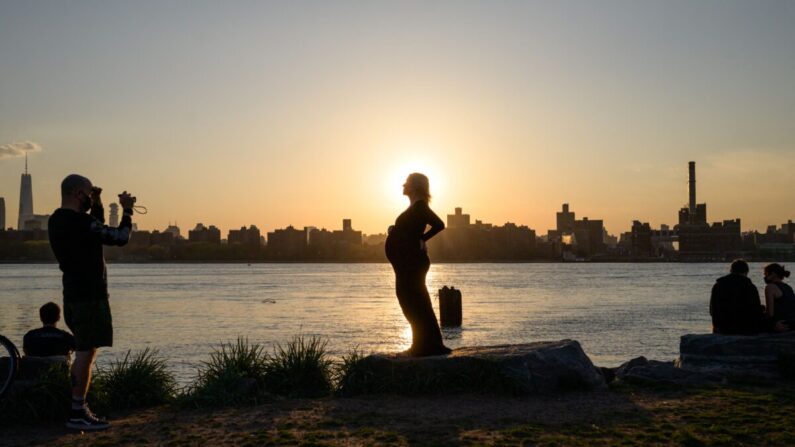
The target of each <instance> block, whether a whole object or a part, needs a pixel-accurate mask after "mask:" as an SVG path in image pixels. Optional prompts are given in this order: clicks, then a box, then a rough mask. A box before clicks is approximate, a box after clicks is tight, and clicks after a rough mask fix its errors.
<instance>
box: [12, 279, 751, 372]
mask: <svg viewBox="0 0 795 447" xmlns="http://www.w3.org/2000/svg"><path fill="white" fill-rule="evenodd" d="M727 270H728V265H724V264H672V263H671V264H592V263H549V264H543V263H534V264H434V265H433V266H432V267H431V271H430V273H429V275H428V287H429V289H430V290H431V294H432V296H433V297H434V300H433V304H434V309H435V310H436V311H437V315H438V303H437V300H436V298H435V297H436V290H437V289H439V288H441V287H442V286H443V285H453V286H455V287H457V288H459V289H461V290H462V291H463V301H464V305H463V309H464V310H463V311H464V324H463V327H462V328H461V329H460V330H451V331H445V334H444V335H445V338H446V343H447V344H448V346H450V347H452V348H456V347H460V346H475V345H492V344H506V343H526V342H532V341H540V340H559V339H564V338H569V339H574V340H578V341H579V342H580V343H581V344H582V346H583V348H584V349H585V352H586V353H587V354H588V355H589V356H590V357H591V359H592V360H593V361H594V363H595V364H597V365H599V366H617V365H619V364H620V363H622V362H624V361H626V360H628V359H630V358H632V357H636V356H639V355H644V356H646V357H648V358H653V359H660V360H671V359H674V358H675V357H676V356H677V353H678V347H679V337H680V336H681V335H682V334H687V333H703V332H709V331H710V330H711V324H710V317H709V293H710V289H711V287H712V285H713V284H714V282H715V279H716V278H717V277H719V276H721V275H723V274H724V272H725V271H727ZM108 273H109V278H110V294H111V298H110V299H111V308H112V310H113V320H114V328H115V329H114V330H115V346H114V347H113V348H109V349H103V350H102V351H101V354H100V358H99V361H100V363H107V362H108V361H110V360H112V359H113V358H116V357H118V356H119V355H123V354H124V353H125V352H126V351H127V350H128V349H132V350H139V349H143V348H145V347H147V346H148V347H152V348H157V349H158V350H159V351H160V353H161V354H163V355H164V356H166V357H167V358H168V360H169V364H170V365H171V367H172V368H173V370H174V372H175V374H176V375H177V377H178V379H179V381H180V382H181V383H188V382H189V381H190V380H191V379H192V378H193V377H194V376H195V372H196V366H197V365H198V364H200V363H201V362H202V361H204V360H207V358H208V356H209V353H210V352H211V351H212V349H213V347H215V346H217V345H218V344H219V343H221V342H227V341H233V340H235V339H236V338H237V337H238V336H244V337H248V339H249V341H252V342H258V343H263V344H266V345H268V346H269V348H270V347H271V346H273V344H274V343H284V342H286V341H288V340H289V339H290V338H291V337H292V336H294V335H298V334H303V335H319V336H322V337H325V338H327V339H328V341H329V349H330V351H331V353H332V354H333V355H340V354H343V353H346V352H348V351H350V350H351V349H352V348H354V347H358V348H359V349H361V350H364V351H396V350H403V349H406V348H407V347H408V345H409V344H410V343H411V331H410V329H409V326H408V323H406V321H405V319H404V317H403V315H402V313H401V311H400V308H399V306H398V303H397V299H396V298H395V295H394V276H393V273H392V270H391V267H390V266H389V265H388V264H252V265H246V264H111V265H109V266H108ZM751 277H752V278H753V279H754V282H755V283H757V284H760V283H761V282H762V281H761V265H757V264H754V265H752V269H751ZM47 301H55V302H57V303H59V304H60V303H61V284H60V272H59V271H58V268H57V266H56V265H41V264H39V265H35V264H11V265H8V264H6V265H0V334H3V335H5V336H7V337H9V338H10V339H11V340H12V341H13V342H14V343H17V344H18V345H19V347H20V350H21V343H22V336H23V335H24V333H25V332H26V331H27V330H29V329H31V328H34V327H36V326H38V325H39V324H40V323H39V321H38V308H39V306H41V305H42V304H44V303H45V302H47ZM61 326H63V324H61Z"/></svg>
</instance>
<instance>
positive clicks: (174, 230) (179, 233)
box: [163, 222, 183, 241]
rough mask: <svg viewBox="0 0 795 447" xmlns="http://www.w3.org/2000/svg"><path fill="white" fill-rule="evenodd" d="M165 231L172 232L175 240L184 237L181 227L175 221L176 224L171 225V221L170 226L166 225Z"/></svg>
mask: <svg viewBox="0 0 795 447" xmlns="http://www.w3.org/2000/svg"><path fill="white" fill-rule="evenodd" d="M163 232H165V233H171V234H172V235H173V236H174V240H175V241H179V240H182V239H183V238H182V231H181V230H180V229H179V227H178V226H177V223H176V222H174V225H171V223H169V224H168V227H166V229H165V230H163Z"/></svg>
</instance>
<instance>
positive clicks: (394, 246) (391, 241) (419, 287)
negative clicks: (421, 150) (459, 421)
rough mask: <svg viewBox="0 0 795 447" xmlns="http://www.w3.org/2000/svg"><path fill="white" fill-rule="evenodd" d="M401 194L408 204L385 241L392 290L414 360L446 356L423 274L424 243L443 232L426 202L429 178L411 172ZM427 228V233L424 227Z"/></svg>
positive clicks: (426, 262) (426, 263) (425, 267)
mask: <svg viewBox="0 0 795 447" xmlns="http://www.w3.org/2000/svg"><path fill="white" fill-rule="evenodd" d="M403 194H404V195H406V196H408V197H409V199H410V201H411V205H410V206H409V207H408V209H406V211H403V213H401V214H400V216H398V218H397V219H396V220H395V225H394V226H393V227H391V228H390V231H389V235H388V236H387V238H386V257H387V259H389V262H390V264H392V268H393V269H394V270H395V291H396V292H397V298H398V302H399V303H400V308H401V309H402V310H403V315H405V316H406V319H407V320H408V321H409V324H411V334H412V340H411V348H409V350H408V354H409V355H411V356H413V357H423V356H430V355H442V354H449V353H450V349H449V348H448V347H446V346H445V345H444V344H443V343H442V333H441V331H440V330H439V324H438V323H437V321H436V315H435V314H434V313H433V307H431V297H430V295H429V294H428V288H427V287H426V286H425V275H426V274H427V273H428V269H429V268H430V266H431V260H430V259H429V258H428V252H427V250H426V247H425V242H426V241H428V239H430V238H432V237H433V236H435V235H436V234H437V233H439V232H440V231H442V230H444V222H442V220H441V219H439V216H437V215H436V214H435V213H434V212H433V211H431V208H430V207H429V206H428V202H429V201H430V199H431V194H430V186H429V182H428V177H426V176H424V175H423V174H418V173H414V174H411V175H409V176H408V178H407V179H406V183H405V184H404V185H403ZM428 226H430V229H429V230H428V231H427V232H426V231H425V230H426V228H427V227H428Z"/></svg>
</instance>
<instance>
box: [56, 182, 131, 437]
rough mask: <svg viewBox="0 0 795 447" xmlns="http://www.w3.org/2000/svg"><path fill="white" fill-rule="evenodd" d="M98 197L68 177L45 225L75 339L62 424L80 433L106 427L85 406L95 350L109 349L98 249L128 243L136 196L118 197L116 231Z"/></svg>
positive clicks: (110, 338) (107, 310) (109, 328)
mask: <svg viewBox="0 0 795 447" xmlns="http://www.w3.org/2000/svg"><path fill="white" fill-rule="evenodd" d="M101 194H102V189H101V188H98V187H95V186H93V185H92V184H91V181H90V180H88V179H87V178H85V177H83V176H80V175H76V174H72V175H69V176H67V177H66V178H65V179H64V180H63V182H61V207H60V208H58V209H57V210H55V212H54V213H53V214H52V216H51V217H50V220H49V224H48V231H49V236H50V246H51V247H52V251H53V253H55V257H56V258H57V259H58V264H59V267H60V269H61V271H62V272H63V304H64V306H63V308H64V320H65V322H66V325H67V326H68V327H69V329H71V331H72V333H73V334H74V336H75V339H76V352H75V361H74V363H73V364H72V371H71V376H72V409H71V413H70V416H69V421H68V422H67V424H66V426H67V427H69V428H73V429H78V430H103V429H106V428H108V427H109V426H110V424H108V422H106V421H105V420H104V419H100V418H97V417H96V416H95V415H94V414H93V413H92V412H91V410H89V408H88V405H87V404H86V402H85V398H86V394H87V392H88V387H89V384H90V383H91V367H92V365H93V364H94V360H95V359H96V355H97V348H99V347H102V346H112V345H113V325H112V320H111V314H110V305H109V304H108V281H107V269H106V267H105V258H104V256H103V248H102V246H103V245H116V246H123V245H125V244H126V243H127V241H129V239H130V232H131V230H132V214H133V206H134V205H135V197H132V196H131V195H130V194H128V193H127V191H125V192H123V193H122V194H119V204H120V205H121V207H122V209H123V210H124V215H123V217H122V219H121V222H120V223H119V226H118V228H113V227H109V226H107V225H105V216H104V214H105V213H104V209H103V207H102V200H101V197H100V196H101ZM89 211H90V214H87V213H88V212H89Z"/></svg>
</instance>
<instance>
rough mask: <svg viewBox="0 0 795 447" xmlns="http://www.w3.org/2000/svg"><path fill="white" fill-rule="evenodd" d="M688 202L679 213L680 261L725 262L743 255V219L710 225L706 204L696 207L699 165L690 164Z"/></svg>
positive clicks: (677, 228)
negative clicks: (697, 167) (697, 168)
mask: <svg viewBox="0 0 795 447" xmlns="http://www.w3.org/2000/svg"><path fill="white" fill-rule="evenodd" d="M688 174H689V181H688V186H689V194H688V196H689V202H688V206H687V207H686V208H682V209H680V210H679V225H677V226H676V227H675V230H676V233H677V235H678V239H679V258H680V259H682V260H716V261H717V260H725V259H729V258H733V257H739V256H740V255H741V254H742V247H743V244H742V237H741V233H742V231H741V225H740V219H733V220H724V221H723V222H715V223H713V224H712V225H709V224H708V223H707V205H706V203H701V204H696V163H695V162H693V161H691V162H690V163H688Z"/></svg>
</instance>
